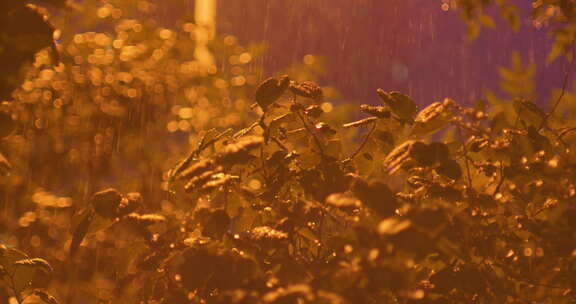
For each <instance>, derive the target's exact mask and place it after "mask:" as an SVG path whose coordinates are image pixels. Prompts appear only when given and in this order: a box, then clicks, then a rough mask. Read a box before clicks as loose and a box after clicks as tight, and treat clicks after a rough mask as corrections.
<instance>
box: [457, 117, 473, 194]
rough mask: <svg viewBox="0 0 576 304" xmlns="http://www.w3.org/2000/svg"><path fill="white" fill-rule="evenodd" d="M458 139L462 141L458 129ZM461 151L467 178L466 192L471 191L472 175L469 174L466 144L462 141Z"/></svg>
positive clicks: (460, 130)
mask: <svg viewBox="0 0 576 304" xmlns="http://www.w3.org/2000/svg"><path fill="white" fill-rule="evenodd" d="M458 137H460V140H462V129H461V128H460V127H458ZM462 142H463V143H462V150H463V152H464V163H465V164H466V175H467V176H468V191H470V190H472V175H471V173H470V162H469V160H468V149H466V143H465V142H464V141H462Z"/></svg>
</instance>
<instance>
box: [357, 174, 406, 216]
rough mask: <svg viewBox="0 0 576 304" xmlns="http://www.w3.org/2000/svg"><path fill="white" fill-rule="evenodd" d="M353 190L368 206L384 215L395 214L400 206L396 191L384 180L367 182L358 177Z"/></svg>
mask: <svg viewBox="0 0 576 304" xmlns="http://www.w3.org/2000/svg"><path fill="white" fill-rule="evenodd" d="M352 191H353V192H354V195H356V197H357V198H358V199H360V200H361V201H362V203H364V205H365V206H366V207H368V208H370V209H371V210H373V211H375V212H376V213H377V214H378V215H380V216H382V217H388V216H391V215H393V214H394V212H395V211H396V208H397V207H398V201H397V200H396V197H395V196H394V193H392V191H391V190H390V188H388V186H387V185H386V184H384V183H382V182H378V181H372V182H366V181H364V180H362V179H357V180H356V181H355V182H354V185H353V187H352Z"/></svg>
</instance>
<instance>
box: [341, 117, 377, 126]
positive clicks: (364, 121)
mask: <svg viewBox="0 0 576 304" xmlns="http://www.w3.org/2000/svg"><path fill="white" fill-rule="evenodd" d="M377 120H378V117H368V118H364V119H361V120H357V121H353V122H349V123H346V124H343V125H342V127H343V128H357V127H362V126H366V125H368V124H371V123H373V122H376V121H377Z"/></svg>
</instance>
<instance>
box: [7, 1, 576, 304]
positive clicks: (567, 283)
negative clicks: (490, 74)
mask: <svg viewBox="0 0 576 304" xmlns="http://www.w3.org/2000/svg"><path fill="white" fill-rule="evenodd" d="M13 3H16V2H13V1H12V2H11V1H8V2H3V4H2V5H3V6H2V7H1V8H2V9H3V11H5V12H7V13H8V14H12V15H8V16H7V17H6V18H4V19H3V20H4V21H3V22H4V24H7V25H9V26H6V27H2V29H6V30H3V31H4V32H2V48H0V56H2V57H1V58H2V61H3V62H6V63H10V64H11V65H6V66H7V67H8V66H9V67H10V69H9V70H7V72H6V73H5V74H4V75H2V81H3V85H4V86H3V87H2V89H3V90H4V91H7V90H9V91H10V93H9V94H7V95H6V96H2V97H3V99H4V101H3V102H2V104H1V108H0V111H1V117H0V131H1V134H0V135H1V136H2V139H1V142H0V151H1V152H2V154H1V155H0V166H1V167H0V172H3V173H6V174H3V176H2V177H0V204H1V206H0V207H1V212H2V218H1V219H2V221H1V222H0V224H1V226H0V241H1V242H2V244H3V245H4V246H5V247H2V248H0V252H1V254H2V255H1V256H0V263H1V264H2V266H3V267H4V268H6V269H4V268H2V269H3V270H2V273H1V274H2V275H3V277H4V278H8V277H10V278H14V277H17V275H16V274H18V275H19V276H23V275H22V274H19V273H18V272H17V271H16V272H12V271H13V270H11V269H8V267H7V266H6V265H10V266H13V265H15V264H13V263H12V260H18V261H25V262H19V264H17V265H25V267H29V266H30V265H33V266H34V267H40V268H42V267H43V268H47V267H45V265H44V263H43V262H39V261H37V260H29V259H28V256H30V257H42V258H43V259H45V260H46V261H48V262H49V263H50V264H51V265H52V266H51V267H52V268H53V270H50V271H48V272H52V275H51V277H50V279H47V278H46V276H45V275H46V274H45V273H36V275H35V276H32V275H31V274H27V275H26V276H25V277H24V279H22V280H23V281H24V282H25V284H23V285H22V286H19V288H14V286H16V285H15V283H13V282H12V283H10V282H4V283H3V284H2V287H3V289H2V291H1V294H0V299H2V301H4V302H9V301H11V302H10V303H13V302H14V301H17V302H18V301H20V302H24V301H26V303H41V301H44V302H46V303H50V304H53V303H51V302H50V301H51V298H50V296H49V294H48V293H43V292H45V290H48V291H50V293H51V294H53V295H54V296H55V297H56V298H57V299H59V301H60V302H62V303H138V302H145V303H208V302H209V303H262V302H268V303H377V302H378V301H381V300H382V299H386V301H396V302H399V303H462V302H466V303H496V302H497V303H505V302H507V303H530V301H532V300H539V301H551V302H550V303H570V301H573V300H574V288H576V285H575V284H576V282H575V281H574V279H573V276H571V273H572V272H573V270H574V269H575V267H576V264H575V263H574V254H575V253H574V252H575V251H574V250H576V248H575V247H574V246H573V244H574V240H576V237H575V235H574V233H573V229H572V230H571V228H573V222H571V221H570V216H572V215H573V214H574V212H575V211H574V197H575V193H576V192H575V191H574V189H575V188H574V187H575V186H574V183H573V180H574V179H573V176H574V172H573V171H574V170H573V169H566V170H565V171H562V170H558V168H573V166H574V152H573V150H574V147H573V143H574V140H576V138H575V137H574V132H573V130H574V126H572V125H571V122H572V121H573V119H574V116H575V114H576V113H575V110H576V109H575V108H574V105H575V104H576V93H574V92H573V91H572V90H571V86H570V82H571V81H573V80H572V79H571V78H570V77H569V76H570V74H569V73H568V72H569V71H570V70H568V72H567V73H566V75H560V76H559V77H560V78H562V79H563V80H564V81H563V84H564V86H563V88H559V89H558V90H557V91H556V93H555V94H554V95H555V96H553V98H552V100H551V102H550V106H549V107H548V110H547V111H546V112H545V111H544V110H542V109H540V108H539V107H538V106H537V105H535V104H534V103H533V102H532V100H533V99H534V85H533V76H534V75H535V73H537V71H536V69H535V67H534V66H533V65H531V64H526V63H525V62H524V61H523V58H522V57H521V56H520V55H518V54H515V55H514V56H513V57H512V58H511V64H510V66H508V67H500V68H498V73H499V74H500V77H501V88H502V91H503V92H505V94H506V95H504V96H499V95H497V94H495V93H491V92H488V94H486V96H484V97H483V98H481V99H479V100H478V102H477V103H476V104H475V105H474V106H473V107H471V108H463V107H461V106H459V105H458V102H457V101H456V102H455V101H452V100H450V99H446V100H444V101H440V102H437V103H434V104H431V105H429V106H427V107H425V108H424V109H423V110H421V111H418V109H417V108H416V105H415V103H414V101H412V100H411V98H410V97H409V96H406V95H404V94H401V93H398V92H385V91H382V90H379V91H378V93H377V94H374V95H375V96H379V97H380V103H378V104H376V105H363V106H362V107H361V108H360V109H359V110H358V105H354V104H344V103H338V101H339V95H338V92H337V91H336V90H335V89H333V88H331V87H327V86H324V87H322V88H321V92H322V98H320V99H319V98H310V96H311V95H310V94H308V93H309V91H307V90H311V91H314V90H316V84H315V83H308V82H306V81H315V80H317V79H318V78H319V77H320V76H321V75H323V73H326V72H329V73H337V72H338V67H332V68H331V69H329V70H328V71H326V70H325V67H324V66H323V64H322V63H323V62H322V59H321V58H320V57H318V56H313V55H307V56H306V57H304V58H303V59H302V62H296V63H294V65H293V66H290V67H286V69H285V70H284V71H280V72H279V73H277V74H275V75H273V76H279V75H282V74H287V75H288V76H289V77H290V79H291V82H290V85H289V87H287V88H284V89H283V90H282V91H281V92H280V96H281V97H278V98H275V100H274V101H273V102H272V103H273V104H271V105H270V107H269V108H266V107H265V106H262V103H260V102H259V100H255V92H256V91H257V90H258V89H261V88H262V87H263V86H262V85H260V84H261V82H262V81H263V80H264V79H265V78H266V77H264V75H271V73H270V72H266V71H263V67H262V66H259V65H257V64H255V62H256V61H257V59H258V58H259V57H260V56H262V54H263V52H265V46H263V45H262V44H258V43H255V44H251V45H248V46H244V45H243V42H240V41H238V39H237V38H236V37H234V36H232V35H227V34H218V35H216V36H215V37H214V38H213V39H212V40H210V42H209V44H208V48H209V50H210V52H211V54H212V55H213V56H214V61H213V62H211V61H210V60H205V58H204V59H203V58H201V57H200V58H199V57H198V55H197V54H195V53H194V49H196V47H197V43H198V36H197V30H198V27H199V25H198V24H197V23H195V22H194V16H193V14H190V15H184V16H183V19H181V20H176V21H175V22H174V24H161V23H160V22H158V21H157V20H155V14H156V12H157V10H161V9H162V4H161V3H155V2H151V1H144V0H140V1H127V0H126V1H121V0H117V1H96V0H86V1H82V2H76V1H75V2H68V3H63V2H62V3H60V2H58V1H46V2H42V3H40V2H39V3H37V4H38V5H39V6H35V7H33V8H30V7H26V8H25V7H24V6H23V5H22V3H18V4H13ZM443 3H445V4H447V5H449V6H450V7H455V8H457V9H459V10H460V11H461V12H462V16H463V18H464V20H465V22H466V23H467V25H468V27H469V33H470V37H472V38H474V37H476V36H477V35H478V33H479V31H480V29H481V28H482V27H494V26H495V22H494V21H493V20H492V17H490V15H488V14H487V13H486V11H487V10H489V9H493V8H497V9H498V10H499V11H500V13H501V17H502V18H503V19H505V20H507V22H509V24H510V26H511V27H513V28H514V27H517V23H518V19H519V17H518V16H517V12H518V11H517V9H516V8H515V6H514V5H513V4H512V3H509V2H507V1H503V0H499V1H489V0H482V1H479V0H476V1H473V0H460V1H457V0H455V1H450V2H443ZM174 5H175V6H176V7H178V8H179V9H181V10H182V11H192V7H191V5H190V3H189V2H187V1H186V2H185V1H182V2H174V3H171V6H172V7H174ZM575 6H576V4H575V3H574V2H573V1H570V0H548V1H534V5H533V8H534V11H533V20H534V22H535V23H538V24H547V25H548V26H550V29H551V30H550V33H551V35H553V37H554V38H555V44H554V47H553V48H552V49H551V50H550V56H549V60H555V59H557V57H559V56H566V57H567V58H568V60H569V61H570V62H572V61H573V60H574V55H573V54H574V37H575V36H576V35H575V32H576V30H575V29H576V16H575V10H576V8H575ZM12 12H18V14H23V15H18V14H16V13H12ZM24 15H26V16H28V17H26V18H31V20H35V22H38V24H39V27H38V28H41V29H44V31H45V32H41V31H40V33H41V35H40V36H34V35H32V36H26V35H29V34H36V33H39V31H38V30H34V26H32V25H30V26H29V27H24V26H22V28H23V29H27V28H31V29H32V30H31V31H29V32H25V33H22V32H18V31H19V29H18V27H15V26H14V25H15V24H19V22H23V20H24V19H22V18H23V17H22V16H24ZM43 15H45V16H47V17H46V18H47V19H44V18H43V17H41V18H40V19H38V16H43ZM47 20H49V21H50V22H51V23H52V24H54V28H57V30H55V33H54V37H55V38H56V43H55V44H54V45H52V41H51V39H46V35H47V34H50V35H52V31H54V28H51V27H47V28H44V27H43V25H42V24H44V23H45V22H47ZM8 22H10V23H8ZM77 29H86V30H89V31H87V32H85V31H82V32H79V31H77ZM22 37H30V38H26V39H22ZM38 37H41V38H43V40H42V39H38ZM27 39H28V40H27ZM31 42H36V43H31ZM56 50H57V53H56V52H55V51H56ZM16 55H18V56H16ZM56 55H57V56H56ZM22 65H24V66H25V67H24V68H22ZM495 68H496V67H495ZM570 68H571V67H570ZM12 89H13V90H12ZM318 89H320V88H319V87H318ZM370 90H372V89H371V88H370ZM285 91H286V92H285ZM307 94H308V95H307ZM276 99H278V100H277V101H276ZM254 102H257V104H254ZM361 112H363V113H364V115H369V118H367V119H364V120H359V121H355V122H352V123H346V122H348V121H349V120H352V119H356V118H358V117H359V115H360V114H359V113H361ZM438 131H441V132H438ZM237 132H239V133H237ZM244 135H251V136H252V137H250V136H247V137H245V136H244ZM469 150H470V151H471V152H469ZM541 151H543V152H541ZM472 153H475V154H472ZM2 155H3V156H2ZM294 159H297V160H296V161H294ZM518 172H520V173H518ZM207 173H208V174H207ZM181 180H185V182H186V183H185V184H183V183H182V181H181ZM107 188H115V189H117V190H106V191H104V192H101V191H102V190H104V189H107ZM190 189H191V190H190ZM95 193H96V194H95ZM526 197H528V198H529V199H526ZM505 203H506V204H505ZM134 211H138V213H132V212H134ZM556 236H558V239H556ZM14 248H18V249H20V250H22V251H23V252H26V254H27V255H28V256H27V255H26V254H24V253H21V252H17V251H16V249H14ZM8 252H9V253H8ZM14 267H15V266H14ZM18 267H20V266H18ZM22 267H24V266H22ZM15 269H19V268H17V267H16V268H15ZM26 269H27V268H26ZM550 269H552V270H553V271H550ZM20 278H22V277H20ZM31 287H33V288H34V290H35V291H34V292H29V291H28V290H27V289H30V288H31ZM20 293H21V294H22V295H23V296H25V299H26V300H24V299H23V298H22V296H21V295H20ZM10 299H11V300H10ZM54 301H56V300H54Z"/></svg>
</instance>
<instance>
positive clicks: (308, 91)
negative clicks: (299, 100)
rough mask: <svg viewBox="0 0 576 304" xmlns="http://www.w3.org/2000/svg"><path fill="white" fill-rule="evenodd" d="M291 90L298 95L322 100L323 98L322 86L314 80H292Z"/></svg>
mask: <svg viewBox="0 0 576 304" xmlns="http://www.w3.org/2000/svg"><path fill="white" fill-rule="evenodd" d="M290 91H292V93H294V94H296V95H298V96H302V97H306V98H310V99H313V100H314V101H321V100H322V98H323V94H322V88H321V87H320V86H319V85H318V84H316V83H315V82H312V81H304V82H295V81H292V82H291V83H290Z"/></svg>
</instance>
